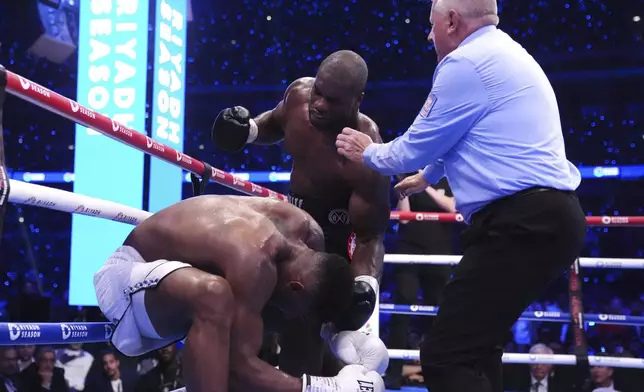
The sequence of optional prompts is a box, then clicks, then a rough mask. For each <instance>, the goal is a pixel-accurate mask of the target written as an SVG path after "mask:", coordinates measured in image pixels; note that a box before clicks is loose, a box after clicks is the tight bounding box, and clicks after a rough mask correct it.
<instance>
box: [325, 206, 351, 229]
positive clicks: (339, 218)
mask: <svg viewBox="0 0 644 392" xmlns="http://www.w3.org/2000/svg"><path fill="white" fill-rule="evenodd" d="M329 222H330V223H331V224H334V225H337V224H343V225H348V224H349V223H351V222H350V220H349V211H347V210H343V209H335V210H332V211H331V212H329Z"/></svg>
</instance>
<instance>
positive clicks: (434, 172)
mask: <svg viewBox="0 0 644 392" xmlns="http://www.w3.org/2000/svg"><path fill="white" fill-rule="evenodd" d="M443 177H445V167H444V166H443V165H440V164H437V165H428V166H426V167H425V169H423V178H424V179H425V181H427V183H428V184H436V183H437V182H438V181H440V180H441V178H443Z"/></svg>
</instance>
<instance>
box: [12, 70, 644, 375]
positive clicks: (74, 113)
mask: <svg viewBox="0 0 644 392" xmlns="http://www.w3.org/2000/svg"><path fill="white" fill-rule="evenodd" d="M4 77H6V92H8V93H9V94H11V95H13V96H15V97H18V98H20V99H24V100H26V101H29V102H31V103H33V104H35V105H37V106H40V107H41V108H44V109H46V110H49V111H51V112H54V113H57V114H59V115H61V116H63V117H66V118H68V119H70V120H72V121H74V122H76V123H78V124H80V125H83V126H86V127H88V128H91V129H94V130H96V131H98V132H99V133H101V134H103V135H105V136H108V137H111V138H113V139H116V140H118V141H120V142H122V143H124V144H127V145H129V146H130V147H133V148H136V149H138V150H140V151H143V152H145V153H147V154H149V155H152V156H154V157H157V158H159V159H162V160H164V161H166V162H169V163H172V164H174V165H176V166H178V167H181V168H182V169H184V170H186V171H188V172H190V173H192V175H194V176H197V177H198V178H200V179H201V181H204V182H207V181H213V182H215V183H218V184H221V185H224V186H227V187H229V188H232V189H235V190H237V191H239V192H241V193H243V194H246V195H251V196H259V197H269V198H274V199H279V200H284V201H287V197H286V196H285V195H282V194H279V193H277V192H274V191H272V190H269V189H267V188H264V187H262V186H259V185H256V184H253V183H251V182H249V181H244V180H241V179H239V178H237V177H235V176H233V175H232V174H230V173H227V172H225V171H222V170H219V169H217V168H213V167H210V165H208V164H207V163H204V162H201V161H199V160H197V159H195V158H192V157H190V156H188V155H186V154H183V153H180V152H178V151H176V150H174V149H172V148H170V147H168V146H165V145H163V144H160V143H158V142H157V141H155V140H153V139H151V138H149V137H147V136H146V135H144V134H142V133H139V132H137V131H135V130H133V129H130V128H128V127H126V126H124V125H123V124H120V123H118V122H116V121H114V120H113V119H110V118H109V117H107V116H104V115H102V114H100V113H96V112H94V111H93V110H91V109H88V108H86V107H83V106H82V105H80V104H78V103H77V102H75V101H73V100H71V99H68V98H66V97H64V96H62V95H59V94H57V93H55V92H53V91H51V90H49V89H47V88H45V87H42V86H40V85H38V84H36V83H34V82H32V81H30V80H28V79H25V78H23V77H21V76H19V75H16V74H14V73H12V72H10V71H7V70H4V69H3V68H2V67H0V81H1V80H2V79H3V78H4ZM1 84H2V83H0V85H1ZM9 201H10V202H12V203H17V204H24V205H29V206H34V207H41V208H47V209H53V210H57V211H63V212H67V213H72V214H82V215H88V216H93V217H96V218H102V219H110V220H113V221H118V222H122V223H125V224H130V225H138V224H139V223H141V222H142V221H144V220H145V219H147V218H148V217H149V216H150V215H151V213H149V212H146V211H141V210H138V209H135V208H132V207H128V206H124V205H121V204H118V203H113V202H110V201H105V200H101V199H97V198H93V197H89V196H83V195H79V194H75V193H72V192H67V191H62V190H59V189H53V188H49V187H45V186H41V185H36V184H31V183H26V182H21V181H17V180H10V193H9ZM391 219H392V220H416V221H433V222H453V223H456V222H462V221H463V217H462V216H461V215H460V214H449V213H424V212H396V211H394V212H392V213H391ZM586 219H587V222H588V224H589V225H591V226H611V227H614V226H628V227H637V226H644V217H642V216H635V217H632V216H631V217H629V216H590V217H587V218H586ZM459 260H460V256H429V255H403V254H387V255H385V262H386V263H395V264H428V265H452V266H453V265H455V264H457V263H458V262H459ZM578 268H616V269H644V259H636V258H628V259H626V258H580V259H579V260H578V261H577V262H576V263H575V265H574V266H573V267H571V278H575V277H577V276H578ZM571 281H572V279H571ZM577 286H578V287H576V289H579V290H580V284H578V285H577ZM571 298H572V297H571ZM571 302H573V303H571V309H572V310H571V313H561V312H547V311H534V312H525V313H523V315H522V316H521V318H520V320H526V321H538V322H553V323H572V324H573V326H574V325H577V326H581V328H582V329H583V326H584V325H585V323H586V322H594V323H597V324H619V325H626V326H644V317H639V316H638V317H636V316H626V315H618V314H583V310H582V309H581V307H580V305H581V301H579V303H574V302H575V301H571ZM379 310H380V313H390V314H391V313H399V314H409V315H425V316H434V315H436V313H437V311H438V308H437V307H434V306H418V305H404V304H379ZM369 323H375V328H373V327H374V325H371V327H369V328H371V330H375V331H377V323H378V312H374V316H373V317H372V319H371V320H370V322H369ZM369 323H368V324H369ZM112 328H113V326H112V324H111V323H107V322H106V323H0V345H3V346H6V345H19V344H36V345H42V344H69V343H96V342H106V341H108V340H109V339H110V336H111V334H112ZM389 354H390V357H391V358H392V359H406V360H417V359H418V351H414V350H389ZM580 359H581V360H583V361H587V364H589V365H590V366H598V365H601V366H610V367H624V368H639V369H644V359H639V358H624V357H605V356H588V357H586V356H585V354H582V355H581V356H580V355H579V354H578V353H577V355H544V354H536V355H535V354H515V353H505V354H504V355H503V362H504V363H521V364H533V363H546V364H554V365H576V364H580V363H579V362H580Z"/></svg>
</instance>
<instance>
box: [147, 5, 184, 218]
mask: <svg viewBox="0 0 644 392" xmlns="http://www.w3.org/2000/svg"><path fill="white" fill-rule="evenodd" d="M156 7H157V8H156V26H155V29H154V41H155V43H154V78H153V80H154V85H153V87H152V96H153V99H152V138H153V139H154V140H156V141H158V142H160V143H163V144H165V145H167V146H170V147H172V148H174V149H176V150H177V151H183V131H184V129H183V128H184V98H185V89H184V84H185V65H186V61H185V58H186V45H185V44H186V11H187V0H157V1H156ZM177 158H178V159H181V156H178V157H177ZM182 185H183V177H182V170H181V168H179V167H177V166H174V165H171V164H169V163H167V162H164V161H162V160H160V159H157V158H154V157H152V158H150V188H149V200H148V201H149V211H150V212H157V211H159V210H161V209H163V208H165V207H167V206H169V205H172V204H174V203H176V202H178V201H180V200H181V196H182V195H181V189H182Z"/></svg>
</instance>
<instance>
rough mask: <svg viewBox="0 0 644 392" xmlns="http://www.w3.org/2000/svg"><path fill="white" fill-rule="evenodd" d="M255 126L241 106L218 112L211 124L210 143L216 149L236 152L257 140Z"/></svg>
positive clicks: (246, 110)
mask: <svg viewBox="0 0 644 392" xmlns="http://www.w3.org/2000/svg"><path fill="white" fill-rule="evenodd" d="M257 132H258V129H257V124H256V123H255V121H254V120H253V119H252V118H251V117H250V112H249V111H248V109H246V108H244V107H242V106H235V107H234V108H228V109H224V110H222V111H221V112H219V115H217V119H216V120H215V122H214V123H213V124H212V132H211V137H212V142H213V144H214V145H215V147H217V148H218V149H221V150H224V151H228V152H237V151H239V150H241V149H242V148H244V146H245V145H246V144H248V143H252V142H254V141H255V139H257Z"/></svg>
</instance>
